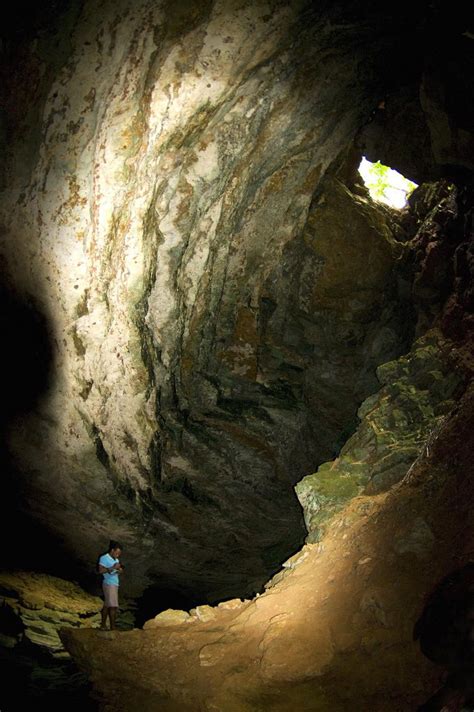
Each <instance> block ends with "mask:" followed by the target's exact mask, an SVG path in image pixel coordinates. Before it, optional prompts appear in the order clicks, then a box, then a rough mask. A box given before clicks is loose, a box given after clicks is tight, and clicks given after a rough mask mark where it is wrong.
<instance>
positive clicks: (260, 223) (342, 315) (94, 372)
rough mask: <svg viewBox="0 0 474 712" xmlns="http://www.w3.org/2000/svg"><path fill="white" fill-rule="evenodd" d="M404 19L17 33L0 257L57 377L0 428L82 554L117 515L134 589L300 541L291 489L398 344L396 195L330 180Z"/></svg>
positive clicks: (259, 557)
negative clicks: (39, 325) (40, 330)
mask: <svg viewBox="0 0 474 712" xmlns="http://www.w3.org/2000/svg"><path fill="white" fill-rule="evenodd" d="M412 19H413V18H412V17H411V18H410V21H412ZM407 22H408V18H407V17H406V16H401V17H396V18H394V22H393V24H391V25H390V31H387V25H386V18H385V17H382V16H379V15H377V13H375V14H374V15H373V16H372V17H371V18H370V21H369V22H368V24H367V25H366V26H365V29H364V33H365V34H364V41H363V43H361V41H360V39H361V35H360V31H361V29H360V27H359V25H358V24H357V22H356V21H355V20H354V19H353V18H352V20H350V21H349V22H346V18H345V15H344V13H343V10H341V8H338V7H334V9H332V10H329V9H327V8H326V9H321V8H320V9H318V8H314V7H313V6H312V4H311V3H305V2H303V0H295V2H292V3H281V2H278V1H277V0H271V1H270V2H257V3H253V2H252V3H251V2H229V1H226V0H218V1H217V2H214V3H212V4H211V3H207V2H206V3H199V4H198V3H187V2H178V3H176V2H174V3H171V2H151V1H150V0H139V2H134V3H130V2H128V1H127V0H119V1H118V2H115V1H114V2H109V1H108V0H107V1H106V2H100V3H99V2H96V1H95V0H88V1H87V2H85V3H84V4H80V5H73V6H71V8H69V9H67V10H66V11H65V14H64V15H63V16H62V18H61V19H60V22H59V25H57V26H55V25H53V26H52V27H53V29H49V30H46V29H44V28H43V30H42V31H41V32H40V33H39V34H37V35H36V36H33V37H32V38H29V42H28V43H25V44H24V45H21V53H20V57H18V54H17V55H15V53H14V51H13V50H12V59H11V62H10V66H11V67H12V71H11V74H9V75H8V76H6V78H5V86H6V88H7V90H8V89H9V90H10V93H11V99H10V104H9V105H8V106H9V107H10V109H9V112H7V115H6V136H7V144H8V145H7V151H6V161H5V165H4V177H3V185H5V190H4V192H3V196H2V201H1V221H2V260H3V262H2V264H3V266H4V271H5V274H6V283H7V285H8V289H9V290H11V292H12V293H14V294H15V295H17V297H18V298H19V299H21V300H25V301H27V302H28V303H30V304H32V305H34V308H35V309H37V310H38V311H39V312H40V313H41V314H42V315H43V316H44V318H45V320H46V324H47V331H48V335H49V339H50V342H51V378H50V383H49V389H48V391H47V393H43V397H42V399H41V402H40V403H39V404H38V406H37V407H36V408H35V409H34V410H30V411H29V412H27V413H23V414H22V415H19V416H18V417H17V418H16V420H15V422H14V423H12V424H10V425H11V427H10V430H9V432H10V435H9V448H10V452H11V454H12V457H13V461H14V466H15V477H16V478H17V479H18V480H19V482H20V483H21V487H20V490H21V493H22V506H23V507H24V509H25V510H27V511H28V512H29V513H30V514H31V515H32V516H33V517H34V518H36V519H37V520H38V521H40V522H46V523H47V526H48V528H49V530H50V531H51V532H52V533H53V535H54V536H56V537H57V538H58V539H61V540H63V541H64V542H65V545H66V547H67V549H68V551H70V552H71V554H72V555H73V556H74V558H75V559H76V560H78V561H82V562H83V563H84V567H85V570H89V569H90V567H91V562H94V561H95V558H96V555H97V549H98V547H99V548H101V547H103V546H104V545H105V544H106V542H107V541H108V539H109V537H110V536H113V537H114V538H117V539H120V540H122V541H123V543H124V544H125V547H126V552H127V556H128V557H129V559H130V561H133V563H134V574H133V577H130V578H129V580H128V582H127V581H126V579H125V580H124V585H125V586H126V587H127V588H128V591H129V592H130V593H138V592H140V591H142V590H143V588H144V587H145V586H146V585H147V584H153V583H159V584H160V585H166V586H171V585H172V586H175V587H178V588H181V589H183V590H185V589H186V590H192V591H194V592H196V591H200V592H201V595H210V596H211V597H219V596H223V595H229V594H232V593H235V589H236V588H238V589H239V593H245V590H247V591H249V592H252V591H254V590H256V589H257V588H258V587H259V586H261V584H262V582H263V581H264V580H265V578H266V576H267V575H268V573H269V572H271V571H272V570H274V569H275V567H277V566H278V564H279V563H280V562H281V561H282V560H284V559H285V558H286V557H287V556H288V555H289V554H291V553H292V551H294V550H295V548H297V546H298V544H299V543H300V542H301V541H302V539H303V537H304V534H305V531H304V525H303V519H302V515H301V511H300V507H299V505H298V503H297V500H296V498H295V497H294V493H293V490H292V485H293V484H294V483H295V482H296V481H297V480H298V479H300V478H301V476H302V475H304V474H305V473H307V472H311V471H314V469H315V467H316V465H317V464H318V463H319V462H321V461H323V460H326V459H328V458H329V457H331V455H332V454H333V453H334V451H335V449H336V448H337V446H338V445H339V444H341V443H342V442H343V441H344V439H345V436H346V435H347V433H348V432H350V430H351V427H352V426H353V421H354V417H355V412H356V408H357V406H358V404H359V403H360V401H361V400H362V399H363V398H364V397H366V395H368V393H370V392H371V390H373V389H374V388H375V387H376V381H375V378H374V369H375V366H376V365H377V364H378V363H380V362H383V361H386V360H388V359H390V358H393V357H395V356H396V355H397V354H398V353H399V352H400V350H401V349H402V348H403V344H404V340H405V339H406V329H405V327H403V326H402V325H401V323H400V315H399V314H397V313H395V312H396V309H394V307H393V306H390V305H389V302H388V300H387V295H389V294H390V293H392V294H395V293H396V283H395V278H394V266H395V263H396V262H397V260H398V257H399V250H400V248H399V246H397V245H396V244H395V242H394V240H393V239H392V237H391V235H390V229H389V225H388V223H387V220H386V219H385V218H384V214H383V213H380V212H379V211H378V210H377V209H376V208H375V207H373V206H372V207H370V206H369V205H368V203H365V204H364V203H363V201H362V200H361V201H359V202H357V201H356V202H353V201H352V198H351V196H350V195H349V194H348V192H347V191H346V190H345V188H344V187H343V186H341V185H338V184H337V183H336V182H333V183H331V184H327V192H326V197H324V196H323V193H322V192H321V189H320V187H321V186H320V181H321V179H322V177H323V176H324V175H325V174H326V172H327V171H328V168H329V167H330V166H332V164H333V163H334V160H335V158H336V157H337V156H338V155H339V154H340V153H341V151H342V149H345V148H346V146H347V144H348V142H350V140H351V138H352V137H353V135H354V134H355V132H356V130H357V128H358V127H359V126H360V125H361V123H363V121H364V120H365V119H366V117H367V115H368V114H369V113H370V112H371V111H372V108H373V106H375V105H376V101H377V97H378V95H379V91H380V89H379V86H380V80H379V78H378V76H379V71H380V67H381V66H382V65H384V66H385V62H386V60H385V56H386V51H387V49H388V48H389V47H390V46H391V44H392V43H393V42H394V35H393V32H394V31H395V34H396V28H398V29H400V27H404V26H405V24H406V23H407ZM55 28H56V29H55ZM18 59H21V62H17V61H16V60H18ZM19 87H21V92H20V90H19ZM331 171H332V173H334V171H333V169H332V168H331ZM348 225H350V229H348V227H347V226H348ZM343 242H344V244H347V245H348V246H349V247H348V249H350V255H349V256H344V254H343V252H342V247H341V248H340V247H339V245H342V243H343ZM336 245H337V247H336ZM339 250H341V251H339ZM362 263H363V266H364V268H363V270H362ZM354 265H357V270H359V265H360V269H361V271H360V273H359V274H358V275H355V274H351V270H352V269H353V267H354ZM382 289H383V290H385V295H382ZM351 290H355V293H356V296H351ZM341 404H343V405H342V406H341ZM242 586H243V589H242Z"/></svg>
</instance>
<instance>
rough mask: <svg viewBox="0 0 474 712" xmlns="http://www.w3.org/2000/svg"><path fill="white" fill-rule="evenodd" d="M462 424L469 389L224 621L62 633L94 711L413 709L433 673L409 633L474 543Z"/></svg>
mask: <svg viewBox="0 0 474 712" xmlns="http://www.w3.org/2000/svg"><path fill="white" fill-rule="evenodd" d="M473 418H474V392H473V389H472V387H471V388H470V390H469V391H468V392H467V393H466V394H465V396H464V397H463V398H462V399H461V400H460V401H459V402H458V404H457V406H456V408H455V411H454V412H453V413H452V415H451V417H450V418H449V419H448V420H447V421H445V422H444V423H443V425H442V427H441V428H440V430H439V431H438V433H437V436H436V438H434V439H433V441H432V443H431V448H430V450H429V452H426V453H425V454H424V456H423V457H420V458H419V459H418V460H417V462H416V463H415V465H414V466H413V468H412V470H411V472H410V475H409V476H408V477H407V478H405V480H404V481H403V482H402V483H401V484H399V485H398V486H396V487H394V488H393V489H392V490H391V491H390V492H388V493H384V494H380V495H378V496H372V497H371V496H362V497H358V498H356V499H354V500H353V501H352V502H351V503H350V504H349V505H348V506H347V508H346V509H345V510H344V511H343V512H341V513H339V514H338V515H336V517H335V518H334V520H333V526H332V527H331V530H329V531H328V532H327V533H326V535H325V537H324V539H323V540H322V542H321V543H320V544H319V545H306V546H305V547H304V548H303V553H304V554H306V558H305V559H304V560H303V561H302V562H301V563H300V564H299V565H298V566H297V567H296V568H293V569H286V570H285V573H284V576H283V577H282V579H281V580H280V581H279V582H278V583H276V584H275V586H273V587H272V588H271V589H269V590H268V591H267V592H266V593H264V594H263V595H261V596H259V597H257V598H255V599H254V600H253V601H252V602H251V603H250V604H249V605H248V607H246V608H245V610H244V611H242V612H240V611H239V610H238V609H237V610H236V611H227V612H226V614H227V615H229V616H230V618H229V619H221V621H217V622H216V621H215V620H214V621H211V622H209V623H206V622H201V621H196V622H195V623H193V624H187V623H183V624H181V626H179V627H176V628H174V629H173V630H170V629H161V630H159V631H158V630H156V629H153V630H144V631H139V630H137V631H133V632H130V633H123V634H118V635H117V636H115V637H114V639H113V640H110V641H108V646H107V648H104V646H103V644H102V643H101V642H100V641H99V640H97V638H96V635H95V633H94V631H77V632H76V631H73V630H69V631H67V630H64V631H63V632H62V633H61V635H62V638H63V640H64V641H65V644H66V646H67V648H68V649H69V650H70V651H71V652H72V653H73V655H74V656H75V658H76V659H77V660H78V661H79V662H80V665H81V666H82V667H83V668H84V669H86V670H88V671H89V672H90V673H91V675H92V676H93V679H94V681H95V684H96V689H97V690H99V691H100V693H101V695H102V697H103V701H104V704H103V709H104V710H107V711H108V710H114V712H121V711H122V710H123V711H124V712H125V711H126V710H131V709H135V708H136V707H137V706H139V707H140V709H143V710H144V712H147V711H148V710H150V712H151V711H152V710H155V709H158V708H159V709H162V710H164V711H165V712H172V711H176V712H177V711H178V710H179V711H180V712H186V711H188V710H189V711H191V710H193V711H203V712H204V711H207V712H210V711H211V710H213V711H220V712H224V711H225V712H263V711H264V710H272V711H273V710H275V711H281V712H283V711H285V712H287V711H288V712H290V711H291V710H295V709H298V710H302V711H303V712H314V711H315V710H318V711H319V712H325V711H326V710H327V711H328V712H349V710H353V709H360V710H369V709H370V710H374V711H376V712H393V711H394V710H414V709H416V708H417V706H418V705H420V704H421V703H422V702H423V701H424V700H426V699H427V697H428V696H429V695H430V694H431V692H432V691H433V690H434V689H436V687H437V686H438V685H439V684H440V681H441V677H442V670H441V669H440V668H439V667H437V666H435V665H433V664H432V663H430V662H428V660H427V659H426V658H424V657H423V655H422V654H421V652H420V650H419V647H418V643H417V642H416V641H414V639H413V627H414V625H415V622H416V620H417V619H418V617H419V615H420V613H421V611H422V609H423V605H424V597H425V595H426V593H427V592H429V591H430V590H431V589H433V588H434V586H435V584H436V582H437V581H438V580H439V579H440V578H441V577H442V576H443V575H444V573H445V572H446V571H448V570H451V569H453V568H457V567H460V566H462V565H463V564H464V563H466V562H467V561H468V560H469V557H470V556H471V552H472V545H473V542H474V520H473V511H472V506H471V502H472V496H473V483H474V477H473V475H474V470H473V463H472V422H473ZM112 662H114V664H112ZM394 670H396V671H397V674H396V675H394V674H393V671H394Z"/></svg>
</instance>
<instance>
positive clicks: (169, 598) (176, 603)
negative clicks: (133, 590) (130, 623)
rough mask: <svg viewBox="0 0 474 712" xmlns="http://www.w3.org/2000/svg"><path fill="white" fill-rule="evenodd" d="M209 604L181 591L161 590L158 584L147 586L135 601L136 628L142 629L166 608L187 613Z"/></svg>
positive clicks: (213, 603)
mask: <svg viewBox="0 0 474 712" xmlns="http://www.w3.org/2000/svg"><path fill="white" fill-rule="evenodd" d="M209 603H210V602H209V601H208V600H205V599H203V598H192V597H191V596H189V595H188V594H186V593H183V592H182V591H177V590H173V589H171V588H162V587H160V586H159V585H158V584H157V585H154V586H149V587H148V588H147V589H146V590H145V591H144V593H143V595H142V596H141V598H139V599H138V600H137V601H136V606H137V609H136V626H137V627H138V628H142V627H143V624H144V623H146V621H148V620H150V619H151V618H154V617H155V616H156V615H157V614H158V613H161V612H162V611H166V610H167V609H168V608H174V609H178V610H182V611H189V610H191V608H195V607H196V606H205V605H209ZM212 605H216V602H214V601H213V602H212Z"/></svg>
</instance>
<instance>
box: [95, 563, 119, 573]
mask: <svg viewBox="0 0 474 712" xmlns="http://www.w3.org/2000/svg"><path fill="white" fill-rule="evenodd" d="M116 568H117V564H114V565H113V566H110V567H107V566H102V564H99V571H100V573H101V574H111V573H112V572H113V571H115V570H116Z"/></svg>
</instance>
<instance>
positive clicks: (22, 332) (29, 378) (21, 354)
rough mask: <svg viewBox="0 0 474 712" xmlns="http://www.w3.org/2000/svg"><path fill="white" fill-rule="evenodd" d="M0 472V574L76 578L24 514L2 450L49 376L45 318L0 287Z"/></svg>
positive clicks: (16, 479)
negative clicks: (18, 571) (18, 572)
mask: <svg viewBox="0 0 474 712" xmlns="http://www.w3.org/2000/svg"><path fill="white" fill-rule="evenodd" d="M0 333H1V334H2V349H1V350H0V373H1V374H2V377H1V378H2V406H1V409H0V467H1V472H2V498H1V504H0V536H1V537H2V541H8V546H2V549H1V553H0V568H4V569H5V568H14V569H33V570H36V571H43V572H45V573H51V574H55V573H58V572H59V571H61V572H62V575H63V577H67V573H68V572H70V573H71V574H72V575H74V574H77V571H76V570H75V567H74V566H72V565H71V561H70V557H68V555H67V553H66V552H65V550H63V549H62V547H61V544H60V542H58V541H57V540H56V539H55V538H54V537H52V536H51V534H50V533H49V532H48V531H47V529H46V528H45V527H44V526H42V525H41V524H40V523H38V522H37V521H35V520H33V519H32V518H31V517H30V516H29V514H28V508H27V505H26V498H27V494H28V492H27V483H26V482H24V481H23V478H22V477H21V473H20V472H19V471H18V469H17V467H16V464H15V462H14V460H13V459H12V457H11V453H10V452H9V447H8V433H9V430H10V429H11V428H12V427H15V422H16V423H17V425H19V424H20V423H21V419H22V417H24V416H27V414H28V413H29V412H31V411H33V410H34V409H35V408H36V407H37V406H38V402H39V400H40V398H41V397H42V396H43V395H44V394H45V393H46V392H47V390H48V387H49V385H50V383H51V379H52V372H53V344H52V339H51V336H50V333H49V329H48V324H47V320H46V317H45V316H44V315H43V314H42V313H41V311H40V310H39V309H38V307H37V305H36V304H35V302H34V301H33V300H22V299H20V298H19V297H18V296H16V295H14V294H13V292H12V290H9V289H7V288H6V287H5V286H4V285H2V286H1V287H0Z"/></svg>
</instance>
